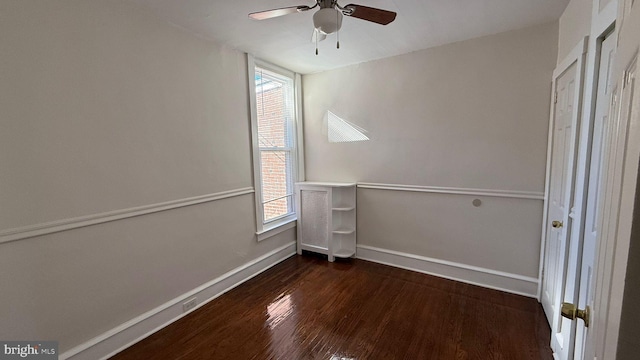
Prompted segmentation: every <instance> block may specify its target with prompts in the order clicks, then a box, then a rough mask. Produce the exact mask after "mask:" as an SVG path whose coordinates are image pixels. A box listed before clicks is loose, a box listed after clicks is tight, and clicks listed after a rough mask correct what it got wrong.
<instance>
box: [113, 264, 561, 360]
mask: <svg viewBox="0 0 640 360" xmlns="http://www.w3.org/2000/svg"><path fill="white" fill-rule="evenodd" d="M549 339H550V330H549V326H548V325H547V322H546V320H545V317H544V313H543V311H542V308H541V306H540V304H538V303H537V301H536V300H534V299H530V298H526V297H522V296H518V295H512V294H507V293H503V292H500V291H495V290H489V289H485V288H481V287H477V286H473V285H468V284H463V283H459V282H455V281H450V280H445V279H441V278H437V277H433V276H429V275H424V274H420V273H415V272H412V271H407V270H402V269H398V268H394V267H390V266H385V265H380V264H375V263H371V262H368V261H363V260H354V259H350V260H342V261H337V262H335V263H329V262H327V261H326V258H325V259H323V258H321V257H317V256H315V255H304V256H294V257H292V258H290V259H287V260H286V261H284V262H282V263H280V264H278V265H276V266H275V267H273V268H271V269H269V270H267V271H266V272H264V273H262V274H260V275H258V276H257V277H255V278H253V279H251V280H249V281H248V282H246V283H244V284H242V285H240V286H239V287H237V288H235V289H233V290H231V291H229V292H228V293H226V294H224V295H222V296H220V297H218V298H217V299H215V300H213V301H211V302H210V303H209V304H207V305H205V306H203V307H202V308H200V309H198V310H196V311H194V312H193V313H191V314H189V315H188V316H186V317H184V318H182V319H180V320H179V321H177V322H175V323H173V324H171V325H170V326H168V327H166V328H164V329H162V330H160V331H159V332H157V333H155V334H153V335H151V336H150V337H148V338H146V339H144V340H143V341H141V342H139V343H137V344H135V345H133V346H132V347H130V348H128V349H126V350H124V351H123V352H121V353H119V354H117V355H116V356H115V357H113V358H112V359H117V360H125V359H234V360H239V359H327V360H331V359H333V360H343V359H482V360H486V359H496V360H497V359H517V360H522V359H536V360H538V359H552V355H551V349H550V348H549V346H548V343H549Z"/></svg>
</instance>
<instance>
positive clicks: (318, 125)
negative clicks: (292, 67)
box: [303, 23, 558, 278]
mask: <svg viewBox="0 0 640 360" xmlns="http://www.w3.org/2000/svg"><path fill="white" fill-rule="evenodd" d="M557 31H558V27H557V24H556V23H550V24H544V25H539V26H536V27H531V28H527V29H522V30H517V31H512V32H507V33H501V34H497V35H492V36H487V37H482V38H478V39H473V40H469V41H464V42H459V43H454V44H450V45H445V46H441V47H437V48H432V49H428V50H423V51H418V52H415V53H411V54H407V55H401V56H397V57H393V58H388V59H383V60H378V61H373V62H369V63H364V64H360V65H355V66H350V67H346V68H343V69H338V70H334V71H329V72H324V73H319V74H314V75H306V76H304V77H303V92H304V104H305V108H304V115H305V144H306V151H305V162H306V163H305V164H306V174H307V179H309V180H333V181H359V182H367V183H385V184H392V185H418V186H436V187H446V188H472V189H481V190H490V191H498V192H499V191H502V190H505V191H513V192H527V193H535V194H542V192H543V191H544V178H545V162H546V148H547V147H546V143H547V127H548V119H549V116H548V113H549V99H550V86H551V85H550V82H551V74H552V71H553V68H554V67H555V62H556V55H557V53H556V49H557V41H558V40H557ZM327 110H330V111H332V112H333V113H335V114H336V115H338V116H340V117H342V118H343V119H345V120H347V121H350V122H352V123H354V124H356V125H358V126H360V127H362V128H364V129H366V130H367V131H368V132H367V135H368V136H369V137H370V138H371V140H370V141H364V142H356V143H329V142H328V140H327V136H326V124H324V121H325V120H324V116H325V113H326V111H327ZM475 198H479V199H480V200H482V201H483V204H482V205H481V206H480V207H478V208H476V207H473V206H472V204H471V203H472V200H474V199H475ZM358 206H359V208H358V223H359V224H358V242H359V244H361V245H365V246H373V247H376V248H382V249H387V250H393V251H399V252H403V253H408V254H412V255H418V256H423V257H431V258H435V259H440V260H446V261H453V262H457V263H461V264H465V265H473V266H478V267H482V268H486V269H491V270H496V271H502V272H507V273H510V274H517V275H523V276H527V277H534V278H537V273H538V265H539V255H540V254H539V252H540V227H541V221H542V201H541V200H540V199H515V198H500V197H491V196H472V195H453V194H431V193H419V192H411V193H407V192H403V191H387V190H379V189H363V188H361V189H359V191H358Z"/></svg>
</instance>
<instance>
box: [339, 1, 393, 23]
mask: <svg viewBox="0 0 640 360" xmlns="http://www.w3.org/2000/svg"><path fill="white" fill-rule="evenodd" d="M345 9H348V10H351V13H345V15H348V16H351V17H354V18H358V19H362V20H367V21H371V22H374V23H378V24H381V25H387V24H389V23H390V22H392V21H393V20H395V19H396V13H395V12H393V11H387V10H382V9H376V8H372V7H368V6H362V5H356V4H349V5H347V6H345Z"/></svg>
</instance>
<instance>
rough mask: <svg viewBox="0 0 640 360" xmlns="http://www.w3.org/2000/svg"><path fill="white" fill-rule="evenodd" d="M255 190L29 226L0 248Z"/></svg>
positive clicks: (6, 236)
mask: <svg viewBox="0 0 640 360" xmlns="http://www.w3.org/2000/svg"><path fill="white" fill-rule="evenodd" d="M253 192H254V190H253V188H252V187H246V188H241V189H234V190H228V191H222V192H217V193H213V194H207V195H201V196H194V197H189V198H184V199H178V200H172V201H165V202H161V203H157V204H151V205H143V206H137V207H132V208H128V209H121V210H114V211H107V212H103V213H98V214H91V215H85V216H79V217H75V218H69V219H62V220H55V221H50V222H46V223H41V224H35V225H29V226H24V227H20V228H13V229H8V230H4V231H2V232H0V244H1V243H6V242H10V241H16V240H22V239H27V238H31V237H34V236H42V235H47V234H52V233H56V232H60V231H66V230H71V229H76V228H80V227H85V226H90V225H96V224H102V223H106V222H110V221H116V220H122V219H126V218H131V217H135V216H141V215H147V214H152V213H156V212H159V211H166V210H172V209H177V208H180V207H185V206H191V205H196V204H202V203H206V202H211V201H216V200H222V199H228V198H232V197H236V196H241V195H246V194H251V193H253Z"/></svg>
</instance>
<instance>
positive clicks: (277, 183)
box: [260, 151, 293, 202]
mask: <svg viewBox="0 0 640 360" xmlns="http://www.w3.org/2000/svg"><path fill="white" fill-rule="evenodd" d="M260 165H261V166H262V201H263V202H266V201H269V200H273V199H277V198H281V197H283V196H286V195H289V194H291V193H292V192H293V189H292V186H291V181H290V180H289V176H290V174H291V172H292V171H291V170H290V169H291V154H290V153H289V152H288V151H261V152H260Z"/></svg>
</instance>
